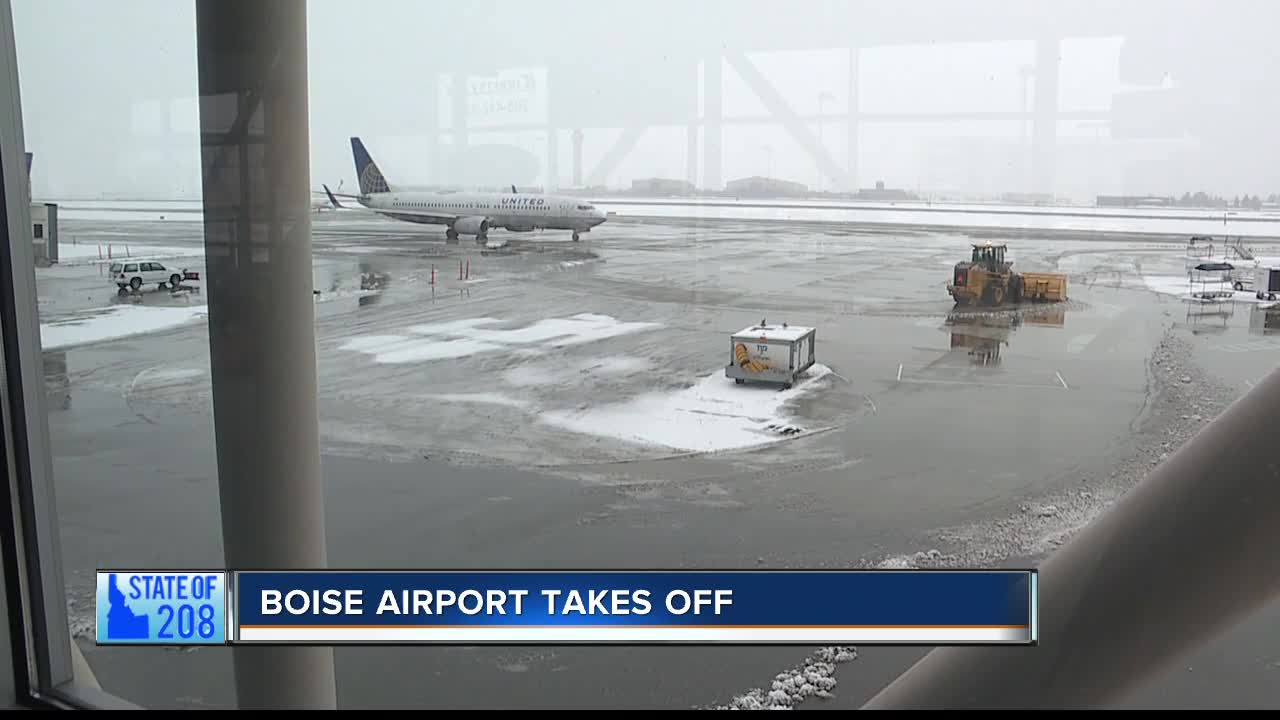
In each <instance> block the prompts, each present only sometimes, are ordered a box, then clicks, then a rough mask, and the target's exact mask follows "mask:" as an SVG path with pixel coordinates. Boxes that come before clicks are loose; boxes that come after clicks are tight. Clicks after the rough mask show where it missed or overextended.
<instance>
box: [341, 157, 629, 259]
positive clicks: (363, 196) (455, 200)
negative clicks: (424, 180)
mask: <svg viewBox="0 0 1280 720" xmlns="http://www.w3.org/2000/svg"><path fill="white" fill-rule="evenodd" d="M351 154H352V156H353V157H354V159H355V163H356V177H357V178H359V179H360V195H359V196H358V198H357V201H358V202H359V203H360V204H361V205H363V206H365V207H366V208H369V209H370V210H372V211H374V212H376V213H378V214H380V215H385V216H387V217H390V218H394V219H396V220H404V221H406V222H415V223H423V224H427V225H444V226H445V242H450V243H456V242H458V237H459V236H461V235H469V236H474V237H475V238H476V242H477V243H480V244H484V245H486V246H487V247H502V246H504V245H506V244H507V241H506V240H505V239H503V238H495V239H493V240H490V239H489V231H490V230H496V229H501V230H507V231H509V232H533V231H534V230H542V229H547V230H570V231H572V232H573V239H574V241H575V242H576V241H577V240H578V239H579V235H580V234H581V233H585V232H590V231H591V228H593V227H595V226H597V225H599V224H600V223H602V222H604V221H605V217H606V216H605V213H604V211H602V210H600V209H599V208H597V207H595V206H594V205H592V204H591V203H589V202H586V201H583V200H579V199H576V198H572V197H565V196H560V195H530V194H524V193H518V192H515V187H512V188H511V189H512V192H511V193H510V194H507V193H473V192H422V191H405V192H397V191H395V190H393V189H392V188H391V186H390V185H389V184H388V183H387V179H386V176H384V175H383V174H382V171H381V170H379V169H378V165H377V164H376V163H374V162H373V158H372V157H370V156H369V151H368V150H365V148H364V143H362V142H360V138H358V137H353V138H351ZM325 191H326V192H328V188H325ZM329 195H330V200H331V201H332V202H333V203H335V204H336V203H337V198H336V197H334V196H333V194H332V193H329ZM338 207H341V205H338Z"/></svg>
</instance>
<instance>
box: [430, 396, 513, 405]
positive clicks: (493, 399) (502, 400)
mask: <svg viewBox="0 0 1280 720" xmlns="http://www.w3.org/2000/svg"><path fill="white" fill-rule="evenodd" d="M431 399H433V400H440V401H442V402H456V403H480V404H483V405H505V406H507V407H524V406H525V405H527V404H528V403H526V402H525V401H523V400H520V399H518V398H513V397H508V396H506V395H502V394H500V393H449V394H444V395H432V396H431Z"/></svg>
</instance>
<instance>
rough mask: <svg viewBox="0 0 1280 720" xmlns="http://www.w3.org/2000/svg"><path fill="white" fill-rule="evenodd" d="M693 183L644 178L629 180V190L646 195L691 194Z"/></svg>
mask: <svg viewBox="0 0 1280 720" xmlns="http://www.w3.org/2000/svg"><path fill="white" fill-rule="evenodd" d="M693 191H694V187H693V183H691V182H687V181H685V180H671V179H668V178H644V179H642V180H632V181H631V192H633V193H644V194H646V195H661V196H665V195H692V194H693Z"/></svg>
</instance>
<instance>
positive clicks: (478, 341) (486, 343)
mask: <svg viewBox="0 0 1280 720" xmlns="http://www.w3.org/2000/svg"><path fill="white" fill-rule="evenodd" d="M497 322H500V321H499V320H498V319H497V318H490V317H482V318H467V319H463V320H454V321H450V322H443V323H434V324H429V325H414V326H411V327H409V328H406V330H407V331H408V333H409V334H405V335H361V336H357V337H353V338H351V339H349V340H347V342H345V343H343V344H342V345H341V346H340V349H342V350H351V351H355V352H360V353H365V354H366V355H372V356H373V361H374V362H376V363H392V364H396V363H412V362H428V361H431V360H447V359H452V358H461V357H468V356H470V355H479V354H483V353H502V352H509V351H513V350H516V349H521V348H519V346H526V347H524V348H522V349H524V350H528V351H536V350H538V349H539V348H540V347H542V346H544V345H545V346H547V347H565V346H569V345H581V344H584V343H589V342H594V341H597V340H604V339H606V338H611V337H617V336H619V335H627V334H630V333H634V332H639V331H641V330H649V329H652V328H656V327H658V325H657V324H656V323H648V322H622V321H620V320H617V319H615V318H613V317H610V316H608V315H594V314H591V313H582V314H579V315H574V316H572V317H567V318H547V319H544V320H539V321H537V322H535V323H533V324H531V325H526V326H524V327H519V328H511V329H503V328H491V327H485V326H487V325H493V324H494V323H497ZM535 344H536V345H537V346H538V347H528V346H531V345H535Z"/></svg>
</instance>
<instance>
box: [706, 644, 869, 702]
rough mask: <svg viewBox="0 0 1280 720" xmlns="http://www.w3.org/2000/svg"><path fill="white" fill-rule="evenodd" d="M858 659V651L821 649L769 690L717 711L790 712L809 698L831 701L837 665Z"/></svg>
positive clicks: (740, 698)
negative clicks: (815, 697) (828, 699)
mask: <svg viewBox="0 0 1280 720" xmlns="http://www.w3.org/2000/svg"><path fill="white" fill-rule="evenodd" d="M857 658H858V648H856V647H853V646H849V645H836V646H832V647H824V648H818V650H817V651H816V652H814V653H813V654H812V655H810V656H809V657H807V658H805V659H804V662H802V663H801V664H800V665H797V666H796V667H793V668H791V669H790V670H787V671H785V672H780V673H778V674H777V675H775V676H774V678H773V683H772V684H771V685H770V686H769V689H768V690H765V689H764V688H753V689H752V690H749V691H747V692H746V693H744V694H742V695H739V696H737V697H735V698H734V699H733V700H730V701H729V703H728V704H727V705H718V706H716V707H714V708H712V709H714V710H790V709H792V708H794V707H795V706H796V705H799V704H800V703H802V702H804V701H805V700H807V699H808V698H810V697H813V696H817V697H821V698H829V697H831V695H832V692H831V691H832V690H834V689H835V687H836V666H837V665H840V664H842V663H847V662H851V661H853V660H856V659H857Z"/></svg>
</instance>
